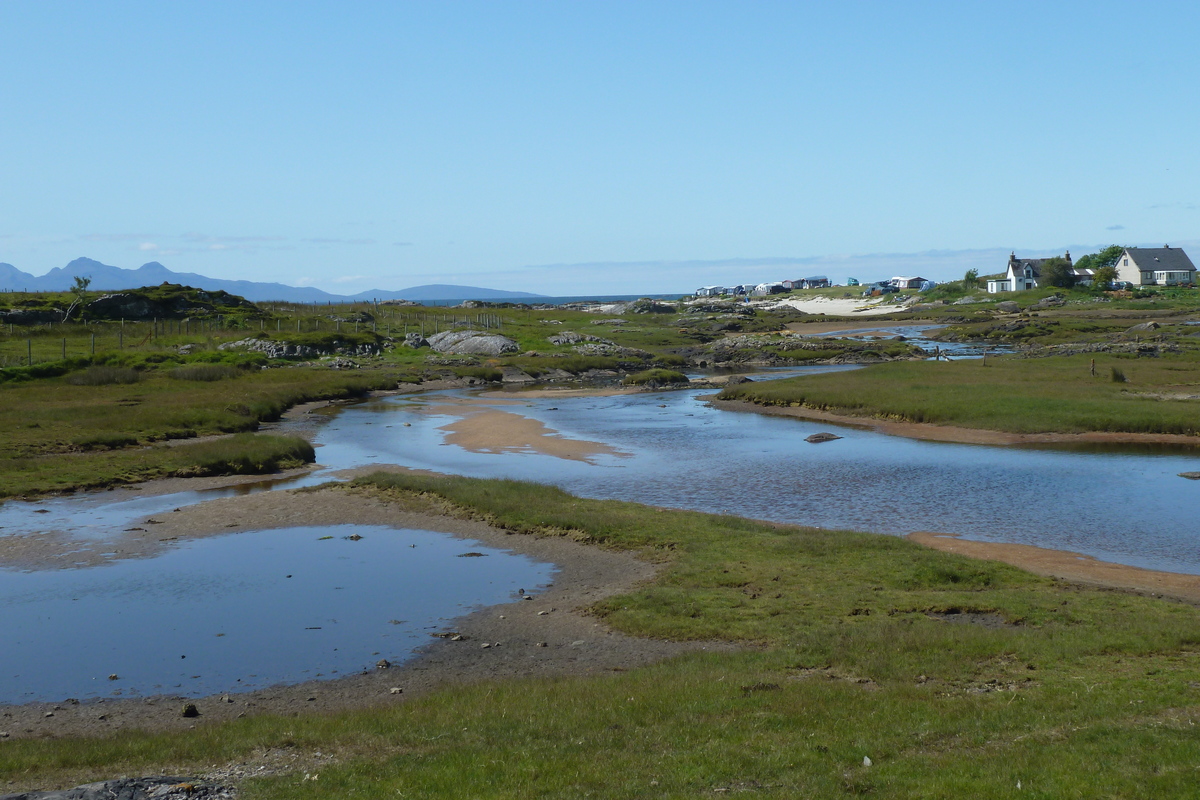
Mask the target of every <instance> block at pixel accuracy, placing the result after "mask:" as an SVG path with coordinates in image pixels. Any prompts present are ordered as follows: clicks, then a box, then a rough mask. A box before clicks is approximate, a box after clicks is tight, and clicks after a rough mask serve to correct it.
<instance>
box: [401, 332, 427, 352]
mask: <svg viewBox="0 0 1200 800" xmlns="http://www.w3.org/2000/svg"><path fill="white" fill-rule="evenodd" d="M404 346H405V347H411V348H412V349H414V350H419V349H420V348H422V347H429V342H428V341H427V340H426V339H425V337H424V336H422V335H421V334H419V333H416V332H415V331H414V332H413V333H406V334H404Z"/></svg>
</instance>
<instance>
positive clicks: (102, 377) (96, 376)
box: [67, 365, 142, 386]
mask: <svg viewBox="0 0 1200 800" xmlns="http://www.w3.org/2000/svg"><path fill="white" fill-rule="evenodd" d="M141 379H142V373H140V372H138V371H137V370H136V369H133V368H132V367H118V366H107V365H98V366H91V367H88V368H87V369H85V370H82V371H81V372H76V373H73V374H71V375H70V376H69V377H68V378H67V383H69V384H72V385H73V386H111V385H113V384H130V383H137V382H138V381H140V380H141Z"/></svg>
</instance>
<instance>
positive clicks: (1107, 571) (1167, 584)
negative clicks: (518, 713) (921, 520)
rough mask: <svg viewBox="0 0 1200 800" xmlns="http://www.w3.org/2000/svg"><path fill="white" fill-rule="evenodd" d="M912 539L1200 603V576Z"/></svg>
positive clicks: (1023, 549) (1064, 553) (943, 538)
mask: <svg viewBox="0 0 1200 800" xmlns="http://www.w3.org/2000/svg"><path fill="white" fill-rule="evenodd" d="M907 538H909V539H911V540H912V541H914V542H917V543H919V544H923V545H925V546H926V547H931V548H933V549H934V550H943V551H945V552H947V553H958V554H960V555H964V556H970V557H971V558H982V559H985V560H987V561H1003V562H1004V563H1006V564H1012V565H1014V566H1017V567H1020V568H1021V569H1025V570H1028V571H1030V572H1033V573H1035V574H1037V575H1048V576H1051V577H1054V578H1062V579H1064V580H1068V581H1072V582H1074V583H1084V584H1089V585H1092V586H1104V587H1108V588H1114V589H1133V590H1134V591H1137V592H1142V593H1146V594H1151V595H1163V596H1165V597H1174V598H1177V599H1179V600H1184V601H1186V602H1189V603H1195V604H1197V605H1200V575H1183V574H1180V573H1178V572H1157V571H1155V570H1150V569H1141V568H1140V567H1129V566H1126V565H1124V564H1113V563H1111V562H1108V561H1098V560H1097V559H1095V558H1092V557H1091V556H1085V555H1081V554H1079V553H1072V552H1070V551H1069V550H1049V549H1046V548H1044V547H1035V546H1033V545H1028V544H1003V543H998V542H976V541H972V540H970V539H962V538H959V537H958V536H957V535H956V534H951V533H925V532H917V533H910V534H909V535H908V537H907Z"/></svg>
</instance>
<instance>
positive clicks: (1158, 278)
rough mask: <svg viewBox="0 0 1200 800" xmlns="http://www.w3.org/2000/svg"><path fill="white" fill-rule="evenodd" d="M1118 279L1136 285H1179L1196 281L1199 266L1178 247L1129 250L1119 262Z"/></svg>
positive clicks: (1164, 246)
mask: <svg viewBox="0 0 1200 800" xmlns="http://www.w3.org/2000/svg"><path fill="white" fill-rule="evenodd" d="M1116 266H1117V279H1118V280H1122V281H1129V282H1130V283H1132V284H1133V285H1134V286H1177V285H1179V284H1186V283H1195V282H1196V266H1195V265H1194V264H1193V263H1192V260H1191V259H1190V258H1188V255H1187V253H1185V252H1183V250H1181V249H1179V248H1178V247H1171V246H1170V245H1163V246H1162V247H1126V248H1125V252H1123V253H1121V257H1120V258H1118V259H1117V264H1116Z"/></svg>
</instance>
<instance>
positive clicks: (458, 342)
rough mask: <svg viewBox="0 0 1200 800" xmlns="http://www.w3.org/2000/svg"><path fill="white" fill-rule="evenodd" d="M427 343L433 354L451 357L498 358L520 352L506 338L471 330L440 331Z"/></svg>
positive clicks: (514, 344) (516, 346)
mask: <svg viewBox="0 0 1200 800" xmlns="http://www.w3.org/2000/svg"><path fill="white" fill-rule="evenodd" d="M428 342H429V347H430V348H431V349H433V350H434V352H437V353H449V354H452V355H477V356H498V355H503V354H504V353H516V352H519V351H520V350H521V348H520V347H519V346H518V345H517V343H516V342H514V341H513V340H512V339H509V338H508V337H507V336H501V335H500V334H498V333H484V332H483V331H473V330H466V331H442V332H441V333H438V334H434V335H433V336H430V337H429V339H428Z"/></svg>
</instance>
